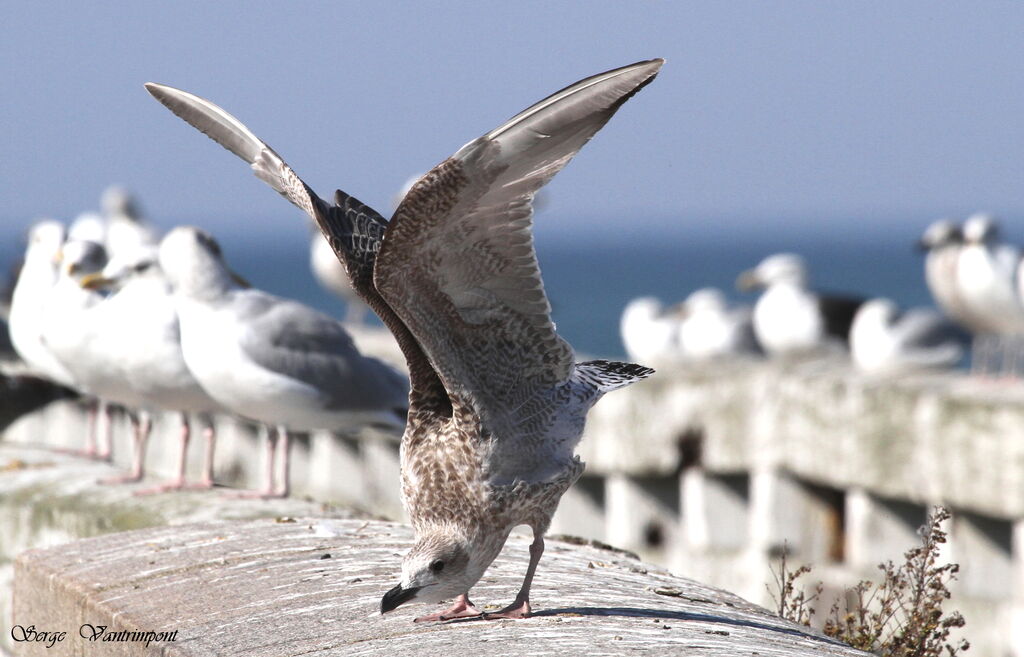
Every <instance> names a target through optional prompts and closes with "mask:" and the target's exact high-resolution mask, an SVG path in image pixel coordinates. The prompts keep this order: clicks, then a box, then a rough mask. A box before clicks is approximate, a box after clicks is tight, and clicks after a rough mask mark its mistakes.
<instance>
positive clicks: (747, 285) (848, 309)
mask: <svg viewBox="0 0 1024 657" xmlns="http://www.w3.org/2000/svg"><path fill="white" fill-rule="evenodd" d="M736 285H737V287H739V288H740V289H741V290H751V289H755V288H759V287H762V288H765V290H764V292H763V293H762V294H761V296H760V297H759V298H758V300H757V303H756V304H754V334H755V335H756V336H757V342H758V343H759V344H760V345H761V347H762V348H764V350H765V351H766V352H768V353H769V354H771V355H773V356H795V355H803V354H813V353H816V352H820V351H823V350H828V349H830V348H833V347H835V346H841V345H844V344H845V343H846V342H847V340H848V337H849V332H850V325H851V324H852V323H853V316H854V314H855V313H856V312H857V308H858V307H859V306H860V304H861V303H862V302H863V300H862V299H858V298H854V297H847V296H837V295H825V294H818V293H816V292H813V291H812V290H810V289H809V288H808V287H807V266H806V265H805V264H804V261H803V258H801V257H800V256H798V255H794V254H792V253H778V254H776V255H773V256H769V257H767V258H765V259H764V260H762V261H761V263H760V264H759V265H758V266H757V267H755V268H754V269H751V270H748V271H745V272H743V273H742V274H740V277H739V279H738V280H737V281H736Z"/></svg>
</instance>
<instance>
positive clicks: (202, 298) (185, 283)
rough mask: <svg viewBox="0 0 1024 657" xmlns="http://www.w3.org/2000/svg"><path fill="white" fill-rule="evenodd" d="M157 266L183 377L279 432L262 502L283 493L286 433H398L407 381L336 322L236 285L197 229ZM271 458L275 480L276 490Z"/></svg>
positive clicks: (168, 248) (168, 241)
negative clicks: (168, 289) (171, 308)
mask: <svg viewBox="0 0 1024 657" xmlns="http://www.w3.org/2000/svg"><path fill="white" fill-rule="evenodd" d="M159 262H160V267H161V269H162V270H163V272H164V274H165V275H166V276H167V279H168V281H170V283H171V285H172V287H173V289H174V300H175V308H176V310H177V313H178V320H179V324H180V330H181V349H182V354H183V355H184V358H185V362H186V364H187V365H188V368H189V370H190V371H191V372H192V374H193V375H194V376H195V377H196V379H197V380H198V381H199V383H200V385H201V386H202V387H203V389H204V390H206V392H208V393H209V394H210V396H211V397H213V398H214V399H215V400H217V402H219V403H220V404H221V405H222V406H223V407H224V408H226V409H228V410H230V411H232V412H234V413H236V414H238V415H241V416H242V417H245V418H249V419H251V420H254V421H256V422H259V423H262V424H264V425H266V426H267V427H268V428H269V427H275V428H276V432H277V437H276V439H272V440H270V441H268V443H269V447H270V449H269V450H268V455H267V460H266V464H267V477H266V483H265V486H264V488H263V490H262V491H259V492H258V494H259V495H261V496H271V495H277V496H283V495H286V494H287V493H288V441H289V433H290V432H295V431H300V432H304V431H312V430H315V429H328V430H341V429H354V428H356V427H358V426H361V425H365V424H369V423H375V424H379V425H384V426H393V427H397V426H400V424H401V422H402V420H403V419H404V416H405V409H406V404H407V399H406V391H407V383H406V381H405V379H404V377H403V376H402V375H401V374H400V373H399V372H397V371H395V370H394V369H393V368H391V367H389V366H388V365H385V364H384V363H382V362H380V361H379V360H377V359H375V358H369V357H366V356H363V355H362V354H360V353H359V351H358V350H357V349H356V347H355V345H354V343H353V342H352V338H351V337H350V336H349V335H348V333H347V332H346V331H345V329H344V328H343V327H342V325H341V323H340V322H338V321H337V320H335V319H333V318H331V317H328V316H327V315H324V314H322V313H319V312H317V311H315V310H313V309H312V308H309V307H308V306H304V305H302V304H300V303H298V302H295V301H290V300H287V299H282V298H280V297H276V296H274V295H272V294H268V293H267V292H263V291H261V290H256V289H253V288H250V287H247V286H246V285H244V284H242V283H243V282H242V281H240V279H239V277H238V276H237V275H235V274H233V272H232V271H231V270H230V269H229V268H228V266H227V264H226V263H225V262H224V258H223V255H222V254H221V250H220V246H219V245H218V244H217V242H216V241H214V239H213V238H212V237H211V236H210V235H209V234H207V233H205V232H204V231H202V230H200V229H198V228H192V227H188V226H180V227H178V228H175V229H174V230H172V231H171V232H169V233H168V234H167V236H166V237H164V239H163V241H162V242H161V243H160V255H159ZM276 452H280V458H281V465H280V466H279V467H280V468H281V470H282V475H281V477H280V481H279V483H278V484H276V485H275V484H274V482H273V477H274V468H275V466H274V461H275V459H276Z"/></svg>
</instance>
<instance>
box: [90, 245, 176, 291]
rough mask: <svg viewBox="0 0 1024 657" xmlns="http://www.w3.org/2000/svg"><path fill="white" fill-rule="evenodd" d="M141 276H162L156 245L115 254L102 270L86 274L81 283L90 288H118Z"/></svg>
mask: <svg viewBox="0 0 1024 657" xmlns="http://www.w3.org/2000/svg"><path fill="white" fill-rule="evenodd" d="M143 276H162V274H161V272H160V265H159V263H158V262H157V250H156V247H152V246H140V247H139V248H137V249H134V250H132V251H130V252H128V253H120V254H117V255H115V256H114V257H112V258H111V259H110V260H109V261H108V262H107V264H106V266H104V267H103V271H102V272H98V273H96V274H90V275H88V276H86V277H85V278H83V279H82V280H81V285H82V287H84V288H88V289H90V290H95V289H112V288H120V287H123V286H124V285H125V284H127V283H128V282H129V281H132V280H136V279H139V278H141V277H143Z"/></svg>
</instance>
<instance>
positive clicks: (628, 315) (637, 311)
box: [622, 297, 664, 324]
mask: <svg viewBox="0 0 1024 657" xmlns="http://www.w3.org/2000/svg"><path fill="white" fill-rule="evenodd" d="M663 312H664V308H663V307H662V305H661V302H660V301H658V300H657V299H655V298H654V297H637V298H636V299H632V300H631V301H630V302H629V303H627V304H626V307H625V308H623V309H622V322H623V324H628V323H630V322H633V321H644V322H649V321H652V320H655V319H657V318H658V317H661V315H662V314H663Z"/></svg>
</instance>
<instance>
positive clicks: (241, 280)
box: [228, 269, 252, 289]
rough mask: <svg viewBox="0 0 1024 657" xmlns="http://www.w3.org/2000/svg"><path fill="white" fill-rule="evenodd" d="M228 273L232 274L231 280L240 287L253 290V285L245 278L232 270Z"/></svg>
mask: <svg viewBox="0 0 1024 657" xmlns="http://www.w3.org/2000/svg"><path fill="white" fill-rule="evenodd" d="M228 273H229V274H231V280H233V281H234V282H235V283H237V284H238V285H240V286H242V287H244V288H246V289H248V288H251V287H252V283H250V282H249V281H247V280H246V279H245V278H243V277H242V276H241V275H239V274H236V273H235V272H233V271H231V270H230V269H229V270H228Z"/></svg>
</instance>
